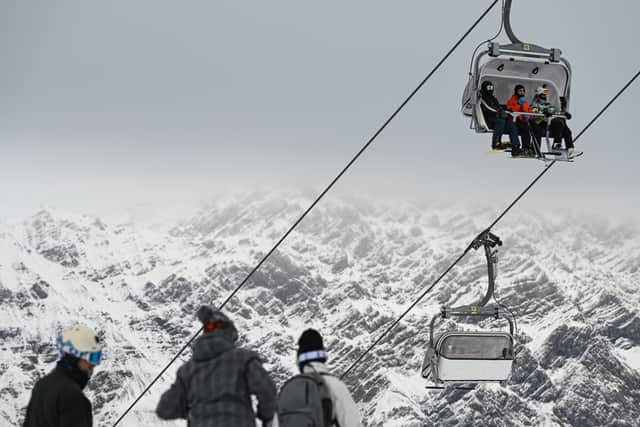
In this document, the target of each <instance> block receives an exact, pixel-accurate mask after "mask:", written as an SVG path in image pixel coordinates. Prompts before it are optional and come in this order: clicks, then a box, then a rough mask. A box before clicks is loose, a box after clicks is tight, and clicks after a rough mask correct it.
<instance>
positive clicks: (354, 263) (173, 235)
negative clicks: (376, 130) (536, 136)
mask: <svg viewBox="0 0 640 427" xmlns="http://www.w3.org/2000/svg"><path fill="white" fill-rule="evenodd" d="M308 203H309V200H306V199H305V198H304V197H301V196H299V195H282V194H278V195H275V194H274V195H270V196H260V197H258V196H256V195H252V196H251V197H247V198H245V199H240V200H235V201H225V202H219V203H212V204H211V205H209V206H207V207H205V208H203V209H202V210H201V211H200V212H198V214H196V215H195V216H193V217H188V218H184V219H182V220H181V221H177V222H170V221H167V222H165V223H163V224H158V223H157V222H155V223H153V224H154V225H153V226H151V225H147V224H152V222H149V221H147V222H140V221H137V222H124V223H118V222H113V223H109V222H107V221H103V220H100V219H98V218H94V217H89V216H83V215H76V214H72V213H66V212H58V211H55V210H51V209H49V210H43V211H41V212H38V213H37V214H35V215H34V216H33V217H31V218H28V219H26V220H25V221H24V222H21V223H14V224H2V225H0V309H1V310H0V338H2V341H1V342H2V344H1V345H0V426H4V425H7V426H14V425H19V422H20V420H21V419H22V417H23V411H24V407H25V405H26V403H27V401H28V398H29V389H30V387H31V386H32V385H33V383H34V382H35V380H36V379H37V378H38V377H39V376H41V375H43V374H44V373H46V372H47V371H49V370H50V369H51V367H52V365H53V362H54V361H55V359H56V353H55V348H54V346H53V338H54V336H55V334H56V331H57V330H58V329H59V328H60V327H61V326H64V325H68V324H70V323H73V322H84V323H87V324H88V325H90V326H92V327H94V328H95V329H96V330H99V331H101V333H102V335H103V339H104V341H105V343H106V347H107V355H106V359H105V361H104V363H103V364H102V365H101V366H100V367H99V369H97V371H96V374H95V377H94V379H92V381H91V383H90V387H89V390H88V394H89V395H90V398H91V400H92V401H93V403H94V407H95V413H96V420H97V425H110V424H112V423H113V421H114V420H115V419H116V418H117V417H118V416H119V415H120V414H121V413H122V411H123V410H124V409H125V408H126V407H127V406H128V405H129V404H130V403H131V401H132V400H133V399H134V398H135V397H136V396H137V394H138V393H139V392H140V391H141V390H142V389H143V388H144V386H145V385H146V384H147V383H148V382H149V381H150V380H151V379H152V378H153V377H154V376H155V375H156V374H157V372H158V371H159V370H160V369H161V367H162V366H164V365H165V364H166V363H167V362H168V361H169V360H170V359H171V357H172V356H173V355H174V354H175V351H176V350H177V349H178V348H179V347H180V346H181V345H183V343H184V342H185V341H186V340H187V339H188V338H189V337H190V336H191V335H192V334H193V333H194V332H195V331H196V330H197V329H198V326H199V325H197V323H196V321H195V319H194V317H193V313H194V312H195V310H196V308H197V307H198V305H199V304H201V303H203V302H205V303H214V304H219V303H221V302H222V301H223V300H224V299H226V297H227V296H228V295H229V294H230V292H231V291H232V290H233V289H234V288H235V286H237V284H238V283H240V281H241V280H242V279H244V277H245V276H246V274H247V273H248V272H249V271H250V270H251V268H252V267H253V266H254V265H255V264H256V263H257V261H258V260H259V259H260V258H261V256H263V255H264V254H265V253H266V252H267V251H268V250H269V249H270V248H271V246H272V245H273V243H274V242H275V241H277V240H278V239H279V238H280V236H281V235H282V234H283V233H284V232H285V231H286V229H287V228H288V227H289V225H290V224H291V223H292V222H293V221H294V220H295V219H297V217H298V216H299V215H300V213H301V212H302V211H303V210H304V209H305V208H306V207H307V206H308ZM494 217H495V212H491V211H489V210H478V209H475V210H470V209H463V208H461V207H435V206H434V207H427V208H424V207H421V208H418V207H416V206H409V205H407V206H394V207H389V206H378V205H372V204H369V203H365V202H353V201H325V202H323V203H322V204H321V205H320V206H319V207H318V208H317V209H316V210H314V211H313V212H312V213H311V215H310V216H309V217H308V218H307V219H305V220H304V221H303V222H302V224H300V226H299V227H298V229H297V230H296V231H295V232H294V233H293V234H292V235H291V236H290V238H289V239H287V241H286V242H285V243H284V244H283V245H282V246H281V248H280V249H279V250H278V251H276V252H275V253H274V254H273V255H272V257H271V258H270V259H269V260H268V261H267V262H266V263H265V264H264V265H263V267H262V268H261V269H260V270H259V271H258V272H257V273H256V274H255V275H254V277H253V278H252V279H251V280H250V281H249V282H248V283H247V285H246V287H245V288H243V289H242V290H241V291H240V292H239V293H238V295H237V296H236V297H235V298H233V299H232V300H231V301H230V303H229V304H228V305H227V307H226V309H227V311H229V312H230V313H231V315H232V316H233V318H234V319H235V320H236V322H237V324H238V328H239V329H240V331H241V335H242V338H241V341H242V344H244V345H247V346H250V347H252V348H254V349H257V350H258V351H259V352H260V353H261V355H262V356H263V358H264V360H265V361H266V366H267V368H268V369H269V370H270V371H271V372H273V375H274V377H275V379H276V380H277V382H279V383H281V382H282V381H283V380H284V379H285V378H286V377H287V376H289V375H290V374H291V373H293V372H294V368H295V366H294V363H293V353H294V350H295V347H296V344H295V343H296V339H297V337H298V335H299V334H300V332H301V331H302V330H303V329H305V328H307V327H309V326H313V327H316V328H317V329H319V330H321V332H322V333H323V334H324V335H325V336H326V340H325V341H326V344H327V345H328V348H329V351H330V355H331V360H330V364H331V366H332V367H333V368H334V369H335V371H336V372H337V373H340V372H342V371H343V370H344V369H346V368H347V367H348V366H349V365H350V364H351V362H352V361H353V360H355V358H357V357H358V356H359V355H360V352H362V351H363V350H364V349H365V348H367V347H368V346H369V345H370V344H371V342H373V340H375V339H376V338H377V337H378V336H379V334H380V333H381V332H382V331H383V330H384V329H385V328H386V327H387V325H389V324H390V323H391V322H392V321H393V320H394V319H395V318H396V317H397V316H398V315H399V314H400V313H402V312H403V311H404V310H405V308H406V307H407V306H408V305H409V304H411V303H412V302H413V301H414V299H415V298H416V297H417V296H418V295H420V294H421V293H422V292H423V291H424V289H426V287H427V286H428V285H430V284H431V283H432V282H433V280H435V279H436V278H437V277H438V275H439V274H440V273H441V272H442V271H444V269H445V268H446V267H448V265H449V264H450V263H451V262H452V261H453V260H454V259H455V258H456V257H457V256H458V255H459V254H460V253H461V252H462V251H463V250H464V248H466V246H467V245H468V244H469V242H470V240H471V239H472V238H473V236H475V235H476V234H477V233H478V232H479V231H481V230H482V229H483V227H485V226H486V225H487V224H488V223H490V221H491V220H492V219H493V218H494ZM494 232H495V233H496V234H498V235H499V236H500V237H501V238H502V240H503V241H504V246H503V247H502V249H501V257H500V275H499V277H498V288H497V290H496V295H497V297H498V298H499V299H500V301H501V302H502V303H504V304H507V305H508V306H510V307H511V308H512V309H513V310H514V311H515V312H516V313H517V315H518V326H519V337H518V338H519V342H520V344H521V345H520V346H519V353H518V363H517V365H516V367H515V370H514V374H513V379H512V381H511V383H510V385H509V386H508V387H506V388H503V387H499V386H483V387H479V388H477V389H476V390H473V391H464V390H447V391H445V392H433V391H431V392H430V391H427V390H425V388H424V386H425V382H424V380H422V378H420V376H419V375H418V369H419V365H420V362H421V361H422V358H423V350H424V345H425V342H426V340H427V337H428V328H427V325H428V322H429V320H430V318H431V317H432V316H433V315H434V314H435V313H436V312H437V310H438V307H439V306H440V305H442V304H451V305H453V304H461V303H470V302H473V301H475V300H477V299H478V298H479V297H480V296H481V295H482V294H483V292H484V289H485V285H486V265H485V260H484V255H483V253H481V252H472V253H470V254H469V255H468V256H467V257H466V258H465V259H464V260H463V261H462V262H461V263H460V264H459V265H458V266H457V267H456V268H455V269H454V270H453V271H452V272H451V273H450V275H449V276H447V277H446V278H445V279H444V280H443V281H442V282H441V283H440V285H439V286H438V287H437V288H436V289H435V290H434V292H433V293H432V294H430V295H429V296H428V297H427V298H426V299H425V301H423V303H422V304H420V305H419V306H418V307H416V309H415V310H414V311H412V313H411V314H410V315H409V316H408V317H407V318H406V319H405V321H403V322H402V323H401V324H400V325H399V326H398V327H397V328H396V329H395V330H394V331H393V333H392V334H391V336H390V337H389V338H388V339H387V340H385V341H383V342H382V343H381V344H380V345H379V346H378V347H376V348H375V350H374V351H373V352H372V354H371V355H370V356H369V357H367V358H366V359H365V360H364V361H363V363H362V364H361V365H359V366H358V367H357V368H356V369H355V370H354V371H353V372H352V373H351V375H350V376H349V377H348V378H347V382H348V384H349V385H350V387H351V389H352V390H353V392H354V395H355V396H356V398H357V400H358V402H359V404H360V406H361V409H362V412H363V414H364V417H365V420H366V423H367V425H370V426H382V425H384V426H424V425H496V426H497V425H575V426H578V425H579V426H600V425H629V426H631V425H639V424H638V421H637V420H638V419H640V318H639V317H638V315H637V313H636V310H635V307H638V305H639V303H640V297H639V296H638V292H637V288H638V283H639V278H640V270H639V268H640V233H639V232H638V230H637V228H634V227H632V226H628V225H617V226H613V225H610V224H607V223H606V222H604V221H601V220H585V219H580V218H566V217H552V216H548V215H547V216H544V215H543V216H540V215H533V214H524V215H519V216H518V218H517V221H516V220H509V219H505V220H504V221H503V222H501V223H500V224H499V225H498V227H496V228H495V229H494ZM186 358H188V354H185V355H184V356H183V359H186ZM176 369H177V366H173V367H172V368H171V369H169V371H168V372H167V374H165V376H164V377H163V378H162V379H161V380H160V381H159V383H158V384H156V385H155V386H154V387H153V388H152V389H151V391H150V393H149V394H148V395H147V396H145V397H144V398H143V399H142V400H141V401H140V402H139V404H138V405H137V406H136V408H135V409H134V411H133V412H132V413H131V414H129V415H128V416H127V418H126V419H125V420H124V422H123V423H122V424H121V425H127V426H138V425H173V424H175V425H183V424H182V423H164V422H160V421H158V420H157V419H156V418H155V416H154V415H153V410H154V407H155V404H156V402H157V401H158V398H159V395H160V393H161V392H162V391H163V390H164V389H166V388H167V387H168V384H169V383H170V382H171V381H172V380H173V375H174V373H175V370H176Z"/></svg>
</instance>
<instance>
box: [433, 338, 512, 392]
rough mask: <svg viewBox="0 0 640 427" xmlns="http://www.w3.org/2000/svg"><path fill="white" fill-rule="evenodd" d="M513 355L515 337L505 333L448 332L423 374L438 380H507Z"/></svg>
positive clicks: (455, 381) (479, 381)
mask: <svg viewBox="0 0 640 427" xmlns="http://www.w3.org/2000/svg"><path fill="white" fill-rule="evenodd" d="M513 354H514V353H513V337H512V336H511V334H509V333H506V332H458V331H450V332H445V333H442V334H440V335H439V336H438V337H437V338H436V340H435V342H434V346H433V348H432V349H431V351H430V352H429V355H428V357H430V360H428V361H427V360H425V365H426V364H427V363H428V366H423V373H422V374H423V376H425V377H431V379H432V380H433V381H434V382H435V383H483V382H504V381H507V380H508V379H509V376H510V375H511V368H512V365H513V360H514V356H513ZM425 370H427V371H430V372H425Z"/></svg>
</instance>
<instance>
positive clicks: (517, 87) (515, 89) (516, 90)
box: [513, 85, 524, 95]
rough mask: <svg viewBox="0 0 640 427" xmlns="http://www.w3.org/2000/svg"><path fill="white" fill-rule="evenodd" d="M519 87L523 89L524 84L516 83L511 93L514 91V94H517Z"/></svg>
mask: <svg viewBox="0 0 640 427" xmlns="http://www.w3.org/2000/svg"><path fill="white" fill-rule="evenodd" d="M520 89H524V86H522V85H516V87H515V88H514V89H513V93H515V94H516V95H517V94H518V91H519V90H520Z"/></svg>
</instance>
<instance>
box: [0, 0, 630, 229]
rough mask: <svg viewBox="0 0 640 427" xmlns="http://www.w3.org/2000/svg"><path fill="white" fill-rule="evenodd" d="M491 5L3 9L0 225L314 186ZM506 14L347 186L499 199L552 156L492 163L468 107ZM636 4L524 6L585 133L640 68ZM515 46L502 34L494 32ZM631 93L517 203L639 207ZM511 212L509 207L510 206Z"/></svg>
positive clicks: (529, 31) (3, 1)
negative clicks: (463, 103)
mask: <svg viewBox="0 0 640 427" xmlns="http://www.w3.org/2000/svg"><path fill="white" fill-rule="evenodd" d="M489 4H490V1H488V0H487V1H480V0H447V1H438V2H436V1H426V0H420V1H418V0H415V1H409V0H406V1H394V2H391V1H377V0H375V1H371V0H367V1H364V0H362V1H360V0H358V1H334V0H328V1H322V2H308V1H300V0H295V1H294V0H286V1H285V0H275V1H237V0H234V1H231V0H229V1H226V0H216V1H189V2H186V1H163V0H137V1H130V0H127V1H124V0H114V1H109V2H104V1H100V2H99V1H86V0H82V1H81V0H77V1H69V0H58V1H55V2H51V1H44V0H42V1H29V0H24V1H13V0H0V5H1V13H0V64H1V66H0V149H1V151H0V194H1V195H2V203H1V204H0V218H2V217H8V216H16V215H27V214H29V213H31V212H33V211H34V210H35V209H37V208H38V207H39V206H40V205H43V204H46V205H53V206H57V207H60V208H64V209H72V210H79V211H86V212H100V211H102V210H105V209H107V207H111V208H112V209H113V208H115V209H118V208H119V207H121V206H125V205H131V204H136V203H140V204H145V203H148V202H154V203H157V202H158V201H161V203H164V204H166V205H175V204H179V203H182V202H184V201H185V200H189V199H196V198H206V197H208V196H210V195H211V194H216V193H220V192H227V193H229V192H236V191H238V192H240V191H245V190H247V189H256V188H264V189H269V188H275V189H280V188H289V189H291V188H293V189H297V188H300V189H304V190H311V191H312V192H313V191H316V192H317V191H319V190H321V189H322V188H323V187H324V186H325V185H326V184H327V183H328V182H329V181H330V179H331V178H333V176H334V175H335V174H336V173H337V172H338V171H339V170H340V169H341V168H342V167H343V166H344V165H345V164H346V162H347V161H348V160H349V159H350V158H351V156H352V155H353V154H355V152H357V150H358V149H359V148H360V147H361V146H362V145H363V144H364V142H366V140H368V139H369V137H370V136H371V135H372V134H373V132H374V131H375V130H376V129H377V128H378V127H379V126H380V125H381V124H382V123H383V121H384V120H385V119H386V118H387V117H388V115H389V114H390V113H391V112H393V110H394V109H395V108H396V107H397V106H398V105H399V104H400V102H401V101H402V100H403V99H404V98H405V97H406V96H407V95H408V94H409V93H410V92H411V90H413V88H414V87H415V86H416V85H417V84H418V83H419V82H420V81H421V80H422V79H423V78H424V76H425V75H426V74H427V73H428V72H429V71H430V70H431V69H432V68H433V66H434V65H435V64H436V63H437V62H438V61H439V60H440V58H441V57H442V56H443V55H444V54H445V53H446V52H447V51H448V50H449V48H450V47H451V46H452V45H453V43H454V41H455V40H456V39H457V38H459V37H460V36H461V35H462V34H463V32H464V31H465V30H466V29H467V27H468V26H469V25H470V24H471V23H472V22H473V21H474V20H475V19H476V17H477V16H479V15H480V13H481V12H482V11H483V10H484V9H485V8H486V7H487V6H488V5H489ZM499 13H500V8H499V6H496V7H495V9H494V11H493V12H492V13H491V15H489V16H488V17H487V18H486V19H485V21H484V22H483V23H482V24H481V25H480V26H479V27H478V28H477V29H476V30H475V31H474V32H473V33H472V34H471V36H470V37H469V38H468V39H467V41H465V42H464V43H463V44H462V45H461V46H460V48H459V49H458V50H457V51H456V52H455V53H454V55H453V56H452V57H451V58H450V59H449V60H448V61H447V62H446V63H445V64H444V66H443V67H442V68H441V70H440V71H439V72H438V73H437V74H436V75H435V76H434V77H433V78H432V79H431V81H430V82H429V83H428V84H427V85H426V86H425V87H424V88H423V89H422V91H421V92H420V93H419V94H418V95H417V96H416V97H415V98H414V100H413V101H412V102H411V103H410V104H409V105H408V106H407V107H406V109H405V110H404V111H403V112H402V113H401V114H400V115H399V116H398V117H397V118H396V120H395V121H394V122H393V123H392V124H391V126H390V127H389V128H387V130H385V132H384V133H383V134H382V135H381V136H380V137H379V138H378V140H377V141H376V142H375V143H374V145H373V146H372V147H371V148H370V151H368V152H367V153H366V154H365V155H364V156H363V157H362V158H361V159H360V160H359V162H358V163H357V164H356V165H355V166H354V167H353V168H352V170H351V171H350V172H349V173H348V174H347V175H346V176H345V177H344V178H343V180H342V181H341V182H340V184H339V185H338V187H337V188H336V193H338V194H339V193H346V194H351V193H364V194H366V195H369V196H371V197H376V198H380V199H390V198H400V199H403V198H419V199H426V200H463V199H470V200H480V201H482V200H487V201H490V202H495V204H496V206H499V207H504V206H506V205H507V204H508V203H509V202H510V200H511V199H513V197H514V196H515V195H516V194H518V193H519V191H520V190H521V189H523V188H524V187H525V186H526V185H527V184H528V183H529V182H530V181H531V179H532V178H533V177H534V176H535V175H536V174H537V173H538V172H539V171H541V170H542V167H543V164H542V163H541V162H535V161H527V160H521V161H516V160H511V159H509V158H506V157H501V156H497V155H488V154H487V151H488V146H489V137H488V136H478V135H475V134H474V133H473V132H471V131H469V130H468V125H469V123H468V120H467V119H466V118H463V117H462V116H461V114H460V112H459V111H460V99H461V95H462V90H463V88H464V85H465V83H466V79H467V70H468V64H469V59H470V55H471V53H472V50H473V48H474V47H475V45H477V44H478V43H479V42H481V41H483V40H486V39H487V38H489V37H491V36H493V34H494V33H495V32H496V30H497V28H498V25H499ZM638 16H640V3H639V2H637V1H634V0H611V1H601V0H580V1H577V0H572V1H568V0H564V1H562V0H554V1H551V0H540V1H537V2H531V1H520V0H515V1H514V6H513V14H512V24H513V27H514V31H515V32H516V34H517V35H518V36H519V37H520V38H521V39H523V40H525V41H528V42H532V43H536V44H540V45H543V46H546V47H559V48H561V49H562V50H563V52H564V54H565V56H566V57H567V58H568V59H569V61H570V62H571V63H572V66H573V70H574V79H573V89H572V108H571V110H572V113H573V120H571V121H570V124H571V126H572V128H573V130H574V133H577V132H578V131H579V130H581V129H582V128H583V127H584V125H585V124H586V123H587V122H588V121H589V120H590V119H591V118H592V117H593V116H594V115H595V114H596V113H597V111H599V109H600V108H601V107H602V106H603V105H604V104H605V103H606V102H607V101H608V100H609V99H610V98H611V97H612V96H613V95H614V94H615V93H616V92H617V91H618V90H619V89H620V88H621V87H622V85H623V84H624V83H626V81H627V80H628V79H630V78H631V77H632V76H633V75H634V74H635V73H636V72H637V70H638V69H639V68H640V55H639V52H640V51H639V49H638V46H637V40H638V35H637V34H638V33H637V19H638ZM502 40H503V41H505V39H502ZM639 98H640V82H636V83H635V84H634V85H633V86H632V87H631V88H630V89H629V90H628V91H627V92H626V93H625V94H624V95H623V97H622V98H621V99H620V100H619V101H618V102H617V103H616V104H615V105H614V106H613V107H612V108H611V109H610V110H609V112H607V114H606V115H605V116H603V117H602V118H601V119H600V121H599V122H597V124H596V125H595V126H594V127H593V128H592V129H591V130H589V131H588V133H587V134H585V136H584V137H583V138H581V139H580V140H579V143H578V147H579V148H580V149H582V150H584V151H585V153H586V154H585V155H584V156H583V157H582V158H581V159H580V161H578V162H576V163H574V164H557V165H555V166H554V167H553V170H552V171H550V172H549V173H548V174H547V175H546V176H545V178H543V181H542V182H540V184H539V185H537V186H536V187H535V188H534V190H533V192H532V194H531V195H530V197H528V198H527V200H526V201H525V202H524V203H522V204H521V205H519V206H518V209H531V208H534V207H538V208H539V207H541V206H542V207H543V208H544V209H546V210H554V211H564V210H570V209H580V210H581V209H587V210H594V209H596V208H597V209H605V210H606V211H607V212H612V213H616V214H618V215H622V216H624V217H633V216H637V214H638V213H640V200H639V199H640V197H638V196H639V193H640V192H639V191H638V184H639V181H640V180H639V177H640V172H638V167H637V163H638V154H640V146H639V142H638V138H637V131H636V135H634V134H633V133H632V123H633V122H634V120H637V117H638V113H640V108H638V105H637V103H638V99H639ZM514 214H516V215H517V211H516V212H514Z"/></svg>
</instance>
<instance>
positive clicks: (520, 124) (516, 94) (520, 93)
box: [507, 84, 536, 155]
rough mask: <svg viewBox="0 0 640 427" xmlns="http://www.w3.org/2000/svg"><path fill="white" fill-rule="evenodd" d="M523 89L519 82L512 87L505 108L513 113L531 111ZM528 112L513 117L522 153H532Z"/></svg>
mask: <svg viewBox="0 0 640 427" xmlns="http://www.w3.org/2000/svg"><path fill="white" fill-rule="evenodd" d="M524 96H525V89H524V86H522V85H521V84H517V85H516V86H515V88H514V89H513V95H512V96H511V98H509V100H508V101H507V110H508V111H511V112H514V113H531V112H532V111H531V107H530V106H529V103H528V102H527V100H526V99H525V97H524ZM530 119H531V116H530V115H529V114H519V115H518V116H517V117H516V119H515V125H516V128H517V129H518V133H519V134H520V138H522V154H533V155H535V154H536V153H535V151H533V149H532V147H531V128H530V127H529V120H530Z"/></svg>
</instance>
